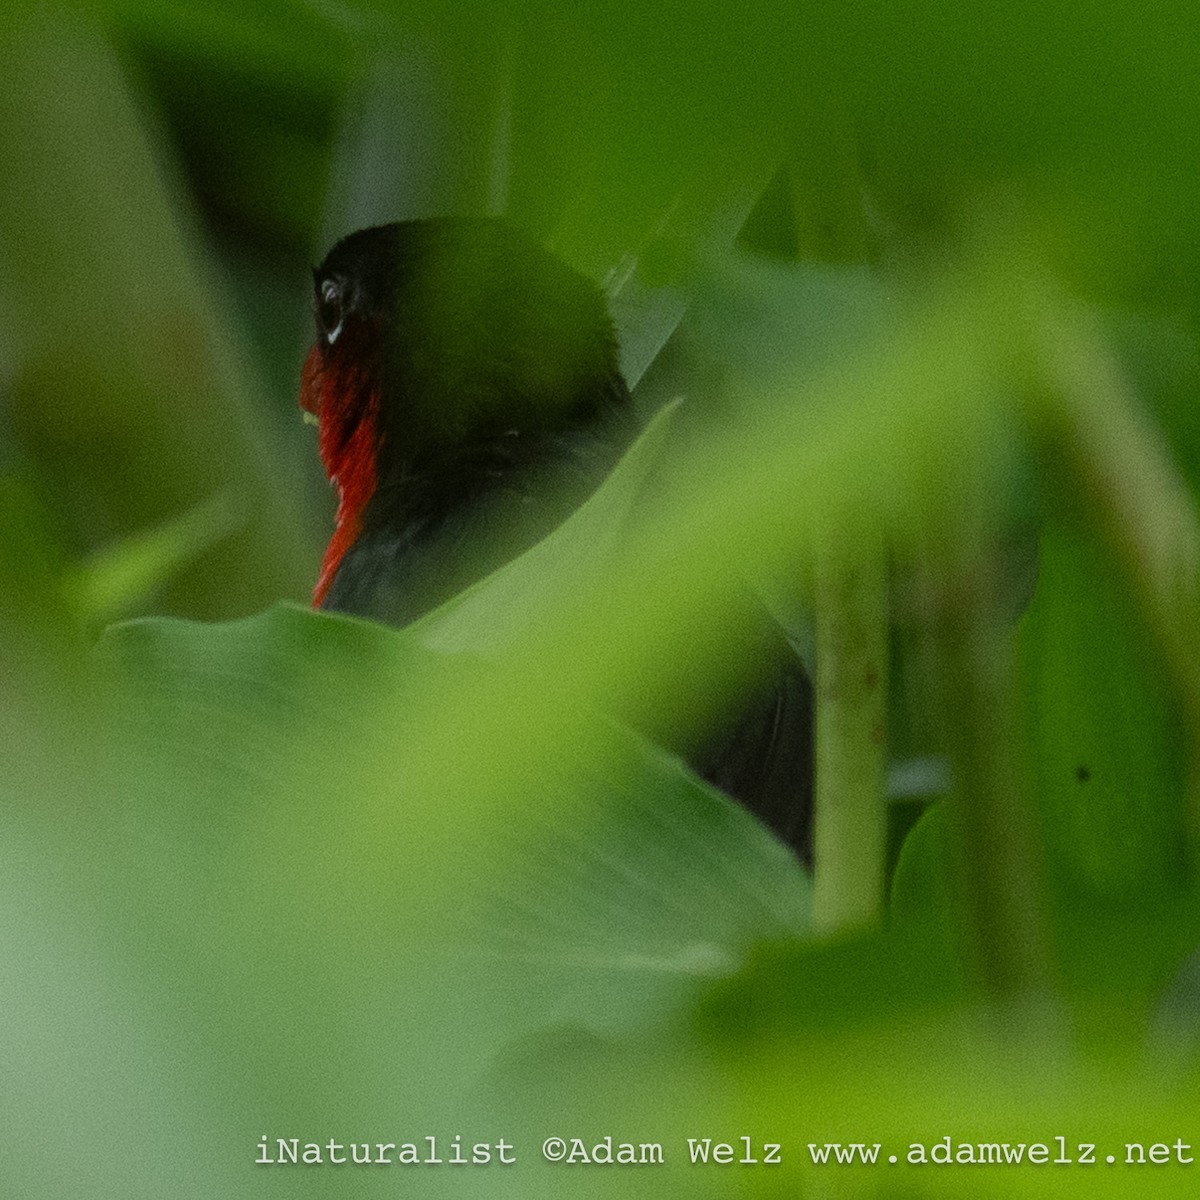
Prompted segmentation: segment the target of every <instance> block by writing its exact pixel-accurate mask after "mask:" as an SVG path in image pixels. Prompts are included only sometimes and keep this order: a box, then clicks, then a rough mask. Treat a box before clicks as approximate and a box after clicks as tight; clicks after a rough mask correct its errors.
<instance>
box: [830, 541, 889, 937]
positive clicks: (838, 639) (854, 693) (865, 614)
mask: <svg viewBox="0 0 1200 1200" xmlns="http://www.w3.org/2000/svg"><path fill="white" fill-rule="evenodd" d="M816 619H817V671H816V674H817V687H816V694H817V721H816V725H817V729H816V764H817V769H816V801H815V823H814V860H815V864H816V879H815V885H814V891H813V924H814V927H815V928H816V929H817V930H818V931H820V932H823V933H833V932H837V931H840V930H843V929H848V928H853V927H856V926H867V925H873V924H875V923H877V922H878V921H879V919H880V916H881V915H882V912H883V895H884V856H885V853H886V847H887V808H886V796H885V774H886V765H887V764H886V754H887V736H886V730H887V681H888V645H887V628H888V623H887V577H886V570H885V565H884V553H883V545H882V540H881V539H880V538H879V537H878V536H877V535H875V534H871V535H866V536H859V537H857V538H853V537H851V538H845V539H843V541H842V545H841V546H840V548H839V551H838V552H837V553H831V554H826V555H824V556H823V561H822V564H821V568H820V574H819V579H818V584H817V618H816Z"/></svg>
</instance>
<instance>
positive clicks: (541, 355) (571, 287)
mask: <svg viewBox="0 0 1200 1200" xmlns="http://www.w3.org/2000/svg"><path fill="white" fill-rule="evenodd" d="M314 306H315V312H316V324H317V345H318V348H319V351H320V353H321V355H322V358H323V360H324V363H325V366H326V368H327V369H330V368H331V369H332V370H333V371H335V372H337V373H338V374H341V373H343V372H347V373H348V375H350V376H352V377H354V378H356V379H359V380H363V379H366V380H369V381H370V382H371V383H372V384H373V385H374V386H376V387H377V388H378V394H379V395H380V397H381V403H380V413H379V421H380V434H381V445H382V446H383V447H385V450H384V452H385V453H387V454H388V455H400V456H403V457H405V458H411V457H416V458H420V457H421V456H422V455H424V454H426V453H427V452H434V453H436V452H439V451H441V450H444V449H445V448H447V447H452V446H456V445H461V444H463V443H466V442H470V441H476V440H480V439H487V438H489V437H495V436H500V435H503V434H505V433H506V432H508V431H509V430H516V431H517V432H518V433H522V434H525V433H537V432H544V431H554V430H560V429H570V428H572V427H575V426H578V425H582V424H585V423H587V422H588V421H590V420H592V419H594V418H595V417H597V416H598V415H601V414H602V410H604V409H605V408H606V407H612V406H617V407H619V406H620V405H621V404H622V403H623V402H624V401H625V400H626V399H627V397H628V392H627V390H626V388H625V385H624V383H623V381H622V380H621V377H620V372H619V368H618V364H617V348H616V342H615V338H614V335H613V329H612V323H611V320H610V318H609V315H608V311H607V308H606V306H605V303H604V297H603V295H602V294H601V292H600V290H599V289H598V288H597V287H596V285H595V284H593V283H592V282H591V281H590V280H588V279H586V278H585V277H584V276H582V275H580V274H579V273H578V272H576V271H574V270H572V269H571V268H569V267H568V266H567V265H566V264H565V263H563V262H562V261H561V260H559V259H558V258H556V257H555V256H554V255H553V254H551V253H549V252H548V251H546V250H544V249H543V248H542V247H541V246H539V245H538V244H537V243H536V242H535V241H534V240H533V239H532V238H530V237H529V236H528V235H526V234H524V233H523V232H522V231H520V230H518V229H516V228H514V227H513V226H511V225H509V224H507V223H506V222H504V221H502V220H498V219H490V218H438V219H434V220H421V221H407V222H403V223H399V224H394V225H382V226H377V227H375V228H372V229H364V230H361V231H360V232H358V233H354V234H351V235H350V236H349V237H346V238H344V239H343V240H342V241H340V242H339V243H338V244H337V245H336V246H335V247H334V248H333V249H332V250H331V251H330V253H329V255H328V256H327V258H326V259H325V261H324V262H323V263H322V264H321V266H320V267H319V268H318V269H317V270H316V271H315V272H314Z"/></svg>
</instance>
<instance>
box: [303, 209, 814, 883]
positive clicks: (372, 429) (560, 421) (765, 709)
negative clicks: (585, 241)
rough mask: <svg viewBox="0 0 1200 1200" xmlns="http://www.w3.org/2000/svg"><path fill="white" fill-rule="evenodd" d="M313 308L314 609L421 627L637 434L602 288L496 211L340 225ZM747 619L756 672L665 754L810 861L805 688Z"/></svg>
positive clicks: (780, 639) (587, 489) (319, 274)
mask: <svg viewBox="0 0 1200 1200" xmlns="http://www.w3.org/2000/svg"><path fill="white" fill-rule="evenodd" d="M313 314H314V325H315V338H314V341H313V344H312V346H311V348H310V349H309V351H308V354H307V357H306V358H305V361H304V365H303V368H302V371H301V385H300V407H301V409H302V410H303V411H304V413H305V415H306V419H308V420H310V421H312V422H313V423H315V424H316V425H317V445H318V452H319V455H320V458H321V462H322V465H323V467H324V469H325V473H326V475H327V477H328V479H329V481H330V483H331V484H332V486H333V487H334V488H335V490H336V492H337V498H338V500H337V511H336V515H335V518H334V528H333V533H332V535H331V537H330V539H329V542H328V545H327V548H326V550H325V554H324V558H323V560H322V563H321V567H320V572H319V575H318V578H317V581H316V585H315V587H314V590H313V605H314V607H317V608H321V609H324V610H328V611H334V612H343V613H348V614H353V615H356V616H360V617H367V618H371V619H374V620H377V621H381V622H384V623H386V624H390V625H395V626H404V625H407V624H410V623H411V622H413V621H416V620H417V619H419V618H420V617H422V616H424V615H425V614H426V613H428V612H430V611H432V610H433V609H435V608H437V607H438V606H439V605H441V604H442V603H444V602H445V601H446V600H448V599H450V598H451V597H453V596H454V595H456V594H458V593H459V592H461V591H462V590H463V589H464V588H466V587H468V586H469V585H470V584H471V583H473V582H475V581H476V580H477V579H480V578H482V577H483V576H484V575H486V574H488V573H489V572H490V571H492V570H494V569H495V568H497V567H499V566H501V565H503V564H504V563H505V562H508V561H509V560H511V559H513V558H515V557H516V556H517V555H519V554H520V553H521V552H523V551H524V550H526V549H528V548H529V547H531V546H533V545H534V544H536V543H537V542H538V541H540V540H541V539H542V538H544V537H545V536H547V535H548V534H549V533H550V532H552V531H553V530H554V529H555V528H556V527H557V526H558V525H560V524H561V523H562V522H563V521H564V520H565V519H566V518H567V517H568V516H569V515H570V513H571V512H572V511H574V510H575V509H576V508H577V507H578V506H579V505H580V504H581V503H582V502H583V501H584V500H585V499H586V498H587V497H588V496H589V495H590V494H591V493H592V492H593V491H594V490H595V489H596V487H597V486H598V485H599V484H600V482H601V481H602V480H603V479H604V477H605V476H606V475H607V474H608V473H609V472H610V471H611V470H612V468H613V467H614V466H615V464H616V463H617V461H618V460H619V459H620V457H621V455H622V454H623V453H624V452H625V450H626V449H628V447H629V445H630V444H631V443H632V441H633V440H634V439H635V437H636V436H637V433H638V432H639V429H640V422H639V420H638V419H637V417H636V415H635V407H634V405H633V403H632V399H631V395H630V391H629V388H628V386H627V384H626V381H625V379H624V378H623V376H622V374H621V370H620V366H619V352H618V344H617V338H616V333H615V330H614V326H613V322H612V319H611V316H610V314H609V311H608V306H607V303H606V300H605V297H604V295H603V292H602V291H601V289H600V288H599V287H598V286H597V285H596V284H595V283H594V282H593V281H592V280H590V279H589V278H587V277H586V276H584V275H583V274H581V273H580V272H578V271H576V270H574V269H573V268H571V267H570V266H568V265H567V264H566V263H565V262H563V261H562V260H561V259H560V258H559V257H558V256H556V255H555V254H554V253H552V252H551V251H550V250H548V249H546V248H545V247H543V246H542V245H541V244H540V243H539V242H538V241H537V240H536V239H535V238H534V237H533V236H532V235H530V234H529V233H527V232H525V231H524V230H522V229H521V228H520V227H518V226H516V225H515V224H513V223H511V222H509V221H508V220H506V219H504V218H500V217H432V218H424V219H416V220H408V221H401V222H396V223H392V224H386V225H378V226H374V227H371V228H367V229H362V230H359V231H357V232H354V233H351V234H349V235H348V236H346V237H344V238H342V239H341V240H340V241H338V242H337V244H336V245H334V246H333V248H332V249H331V250H330V251H329V253H328V254H327V255H326V257H325V259H324V261H323V262H322V263H321V264H320V266H318V267H317V268H316V269H315V270H314V271H313ZM754 619H755V620H756V621H758V622H759V624H760V626H761V629H762V630H763V635H762V642H763V644H764V645H765V646H769V647H770V649H769V652H768V653H767V655H766V658H767V660H768V662H769V666H768V668H767V669H766V670H765V671H764V672H763V674H762V677H761V679H759V680H758V682H757V683H756V684H755V686H754V687H753V688H751V689H750V690H749V693H748V694H747V695H745V696H739V697H737V702H736V703H735V704H734V705H733V706H732V707H731V708H730V709H729V710H728V711H725V712H722V713H721V715H720V716H719V717H716V718H714V719H713V721H712V722H711V728H706V729H704V730H702V731H701V732H700V735H699V736H698V737H696V738H693V739H691V740H689V741H688V743H687V745H686V746H680V747H669V748H670V749H675V750H677V751H678V752H679V753H681V754H682V755H683V757H684V758H685V759H686V761H687V762H688V763H689V765H690V766H691V767H692V769H693V770H694V771H695V772H696V773H697V774H698V775H700V776H701V777H702V778H704V779H705V780H706V781H707V782H709V783H710V784H712V785H713V786H715V787H717V788H719V789H720V790H722V791H724V792H725V793H726V794H727V795H729V796H730V797H731V798H733V799H734V800H736V801H738V802H739V803H741V804H742V805H744V806H745V807H746V808H747V809H748V810H749V811H750V812H751V813H753V814H754V815H755V816H756V817H757V818H758V819H759V820H760V821H762V823H763V824H765V825H766V826H767V827H768V828H769V829H770V830H771V831H772V832H773V833H774V834H775V835H776V836H777V837H778V838H779V839H780V840H781V841H783V842H784V843H785V844H786V845H788V846H789V847H790V848H791V849H792V850H793V852H794V853H795V854H796V855H797V856H798V857H799V858H800V859H801V861H802V862H804V863H805V864H806V865H809V866H811V862H812V815H811V814H812V773H813V746H812V737H813V694H812V685H811V682H810V681H809V677H808V674H807V671H806V670H805V668H804V665H803V663H802V662H801V660H800V658H799V656H798V655H797V654H796V653H795V651H794V650H793V649H792V648H791V646H790V644H789V643H788V642H787V639H786V638H785V637H784V636H783V634H782V633H781V632H780V631H779V630H778V628H777V627H776V626H775V625H774V623H773V622H772V621H771V620H770V619H769V618H767V617H766V615H765V611H763V612H759V613H757V614H756V616H755V618H754Z"/></svg>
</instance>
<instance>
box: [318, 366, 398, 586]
mask: <svg viewBox="0 0 1200 1200" xmlns="http://www.w3.org/2000/svg"><path fill="white" fill-rule="evenodd" d="M364 397H365V401H364V399H363V398H364ZM300 407H301V408H303V409H305V410H307V411H308V412H311V413H313V414H314V415H315V416H316V418H317V427H318V428H317V445H318V447H319V449H320V453H321V462H322V463H323V464H324V467H325V474H326V475H328V476H329V481H330V482H331V483H333V484H335V485H336V486H337V490H338V507H337V517H336V518H335V521H334V530H333V537H331V538H330V539H329V545H328V546H327V547H326V548H325V557H324V559H323V560H322V562H321V574H320V576H319V577H318V579H317V586H316V587H315V588H313V599H312V602H313V607H314V608H320V606H321V604H322V602H323V601H324V599H325V595H326V593H327V592H328V591H329V587H330V584H332V583H333V579H334V576H335V575H336V574H337V571H338V567H339V566H340V565H341V561H342V558H343V557H344V556H345V553H346V551H347V550H349V549H350V547H351V546H352V545H353V544H354V541H355V539H356V538H357V537H358V535H359V534H360V533H361V532H362V523H363V512H364V510H365V509H366V507H367V504H368V503H369V502H370V499H371V497H372V496H373V495H374V494H375V486H376V483H377V477H376V471H375V455H376V452H377V450H378V443H379V437H378V425H379V391H378V389H377V388H375V387H372V386H371V385H370V384H369V383H368V382H367V380H366V379H364V378H360V377H359V373H358V372H356V371H353V370H350V371H344V370H337V369H336V368H332V367H327V366H326V365H325V364H324V362H323V361H322V356H321V351H320V348H319V347H318V346H313V348H312V349H311V350H310V351H309V352H308V358H307V359H305V362H304V370H303V373H302V375H301V382H300ZM347 430H349V432H348V433H347Z"/></svg>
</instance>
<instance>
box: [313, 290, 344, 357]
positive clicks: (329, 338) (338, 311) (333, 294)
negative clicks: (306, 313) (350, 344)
mask: <svg viewBox="0 0 1200 1200" xmlns="http://www.w3.org/2000/svg"><path fill="white" fill-rule="evenodd" d="M317 316H318V318H319V320H320V322H321V329H322V331H323V332H324V334H325V341H326V343H327V344H328V345H330V346H332V345H333V343H334V342H336V341H337V340H338V334H340V333H341V332H342V290H341V288H340V287H338V285H337V284H336V283H335V282H334V281H333V280H332V279H326V280H325V282H324V283H323V284H321V292H320V296H319V298H318V301H317Z"/></svg>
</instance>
